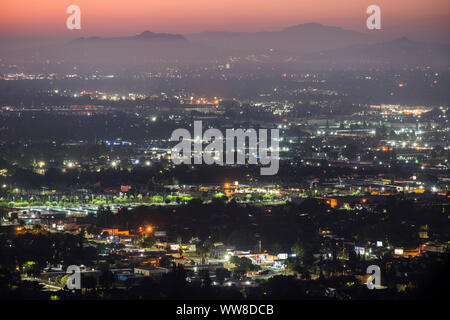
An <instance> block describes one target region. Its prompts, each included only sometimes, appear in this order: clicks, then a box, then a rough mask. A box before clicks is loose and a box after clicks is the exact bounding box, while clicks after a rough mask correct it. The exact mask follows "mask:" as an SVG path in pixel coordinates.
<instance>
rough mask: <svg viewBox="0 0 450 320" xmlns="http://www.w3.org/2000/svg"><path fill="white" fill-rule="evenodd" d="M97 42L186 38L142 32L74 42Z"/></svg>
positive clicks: (82, 39) (79, 39) (178, 35)
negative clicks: (127, 35)
mask: <svg viewBox="0 0 450 320" xmlns="http://www.w3.org/2000/svg"><path fill="white" fill-rule="evenodd" d="M97 40H149V41H151V40H172V41H178V40H184V41H186V38H185V37H183V36H182V35H180V34H170V33H154V32H151V31H144V32H142V33H140V34H137V35H135V36H130V37H115V38H101V37H88V38H78V39H76V40H75V41H97Z"/></svg>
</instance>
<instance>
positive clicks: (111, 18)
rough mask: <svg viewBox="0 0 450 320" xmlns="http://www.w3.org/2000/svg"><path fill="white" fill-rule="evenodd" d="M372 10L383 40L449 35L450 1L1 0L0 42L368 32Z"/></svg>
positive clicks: (444, 36)
mask: <svg viewBox="0 0 450 320" xmlns="http://www.w3.org/2000/svg"><path fill="white" fill-rule="evenodd" d="M71 4H76V5H78V6H79V7H80V8H81V27H82V29H81V30H80V31H75V30H67V29H66V19H67V17H68V14H67V13H66V8H67V7H68V6H69V5H71ZM371 4H377V5H379V6H380V7H381V14H382V22H381V23H382V29H383V32H385V33H389V34H395V35H397V34H398V35H403V34H405V35H409V36H411V35H418V36H421V37H425V38H426V37H427V35H434V36H436V35H438V36H441V37H443V38H446V37H447V36H448V34H449V33H448V31H449V30H450V28H449V26H450V22H449V21H450V19H449V17H450V0H312V1H305V0H70V1H66V0H38V1H36V0H1V1H0V36H1V37H30V36H31V37H34V36H40V37H49V36H58V37H61V36H64V37H66V36H67V37H79V36H91V35H99V36H116V35H130V34H136V33H139V32H142V31H144V30H151V31H154V32H169V33H182V34H186V33H193V32H200V31H204V30H220V31H252V32H253V31H275V30H280V29H282V28H284V27H287V26H291V25H297V24H301V23H306V22H319V23H322V24H325V25H335V26H340V27H344V28H347V29H353V30H358V31H367V30H365V21H366V18H367V14H366V8H367V7H368V6H369V5H371Z"/></svg>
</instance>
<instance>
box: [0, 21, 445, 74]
mask: <svg viewBox="0 0 450 320" xmlns="http://www.w3.org/2000/svg"><path fill="white" fill-rule="evenodd" d="M0 54H1V55H2V56H3V57H7V58H8V59H9V60H10V61H11V62H15V63H20V62H24V61H25V62H26V63H29V64H32V63H34V64H36V63H42V62H45V61H58V62H59V63H58V65H59V66H63V65H66V64H67V63H69V64H79V65H87V66H89V67H97V66H108V69H110V70H111V69H120V70H141V69H142V67H145V66H146V65H153V64H161V63H167V64H174V63H175V64H186V63H195V64H215V65H217V64H218V63H225V62H226V61H228V59H229V57H231V56H233V57H234V58H236V59H235V60H237V61H239V62H238V64H241V65H243V64H245V63H272V64H286V65H289V66H292V67H294V68H302V67H307V68H329V67H332V68H334V69H339V68H348V67H349V66H358V67H362V68H365V67H366V68H367V67H374V66H386V65H388V66H391V67H392V66H393V67H395V66H398V67H403V66H418V65H431V66H440V67H442V66H444V67H448V66H449V62H450V60H449V58H450V46H449V45H441V44H430V43H421V42H416V41H412V40H409V39H407V38H399V39H394V40H389V41H386V40H385V38H384V37H381V36H379V34H378V33H377V32H374V33H360V32H356V31H351V30H345V29H342V28H339V27H332V26H324V25H321V24H318V23H306V24H301V25H297V26H292V27H288V28H285V29H283V30H281V31H277V32H255V33H244V32H216V31H209V32H202V33H197V34H188V35H179V34H167V33H154V32H151V31H145V32H142V33H140V34H137V35H134V36H129V37H114V38H101V37H88V38H78V39H75V40H73V41H70V42H65V43H58V44H53V45H42V46H40V47H36V48H29V49H27V50H23V49H16V50H14V48H13V47H11V48H8V50H6V49H4V48H3V49H2V48H0ZM0 57H1V56H0Z"/></svg>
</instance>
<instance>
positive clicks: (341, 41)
mask: <svg viewBox="0 0 450 320" xmlns="http://www.w3.org/2000/svg"><path fill="white" fill-rule="evenodd" d="M186 38H187V39H188V40H190V41H192V42H196V43H200V44H207V45H210V46H215V47H220V48H234V49H240V50H251V51H266V50H274V51H281V52H290V53H305V52H319V51H325V50H332V49H336V48H345V47H349V46H354V45H358V44H371V43H376V42H379V41H381V40H380V39H378V38H376V37H375V36H372V35H370V34H364V33H360V32H356V31H351V30H345V29H342V28H339V27H329V26H324V25H322V24H319V23H306V24H301V25H297V26H292V27H288V28H285V29H283V30H281V31H276V32H255V33H244V32H214V31H208V32H202V33H197V34H190V35H186Z"/></svg>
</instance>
